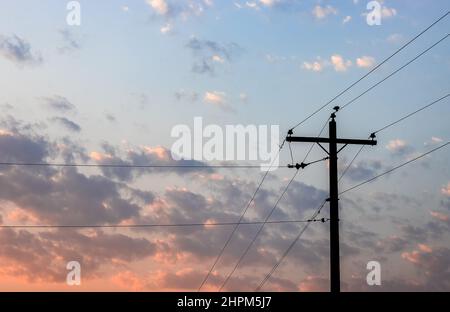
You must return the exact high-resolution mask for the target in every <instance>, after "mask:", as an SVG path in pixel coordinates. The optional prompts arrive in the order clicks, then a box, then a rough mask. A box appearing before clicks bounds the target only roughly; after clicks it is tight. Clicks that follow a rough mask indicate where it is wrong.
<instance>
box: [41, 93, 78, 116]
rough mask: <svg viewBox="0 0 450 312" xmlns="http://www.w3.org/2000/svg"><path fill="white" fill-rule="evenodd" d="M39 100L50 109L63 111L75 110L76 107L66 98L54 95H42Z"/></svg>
mask: <svg viewBox="0 0 450 312" xmlns="http://www.w3.org/2000/svg"><path fill="white" fill-rule="evenodd" d="M41 100H42V101H43V102H44V103H45V104H46V105H47V106H48V107H49V108H51V109H53V110H55V111H58V112H61V113H65V112H70V111H75V110H76V107H75V105H73V104H72V103H71V102H70V101H69V100H68V99H67V98H65V97H63V96H60V95H54V96H52V97H43V98H41Z"/></svg>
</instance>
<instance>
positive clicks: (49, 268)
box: [0, 0, 450, 291]
mask: <svg viewBox="0 0 450 312" xmlns="http://www.w3.org/2000/svg"><path fill="white" fill-rule="evenodd" d="M67 2H68V1H62V0H45V1H30V0H28V1H25V0H16V1H2V3H1V4H0V73H1V74H0V84H1V86H2V88H1V89H2V92H0V162H1V163H51V162H53V163H54V162H57V163H72V164H73V163H79V164H124V165H142V164H157V165H173V164H176V163H175V161H174V160H173V159H172V157H171V153H170V147H171V145H172V144H173V141H174V139H173V138H172V137H171V135H170V133H171V129H172V128H173V127H174V126H176V125H179V124H186V125H192V124H193V118H194V117H196V116H201V117H203V120H204V123H207V124H215V125H219V126H224V125H228V124H244V125H248V124H252V125H280V129H281V132H282V133H286V131H287V130H288V129H289V128H290V127H292V126H293V125H294V124H296V123H297V122H299V121H301V120H302V119H304V118H305V117H306V116H307V115H309V114H310V113H311V112H313V111H314V110H315V109H317V108H318V107H320V106H321V105H323V104H324V103H326V102H327V101H328V100H329V99H331V98H333V96H334V95H336V94H337V93H339V92H340V91H341V90H343V89H345V88H346V87H347V86H348V85H350V84H351V83H352V82H354V81H356V80H357V79H358V78H359V77H361V76H363V75H364V74H365V73H367V72H368V71H370V69H372V68H373V67H374V66H376V65H377V64H378V63H379V62H381V61H382V60H383V59H384V58H385V57H387V56H388V55H390V54H391V53H393V52H394V51H395V50H397V49H399V48H400V47H401V46H402V45H403V44H405V43H406V42H407V41H408V40H410V39H411V38H413V37H414V36H415V35H417V34H418V33H419V32H421V31H422V30H423V29H425V28H426V27H428V26H429V25H430V24H431V23H432V22H433V21H435V20H436V19H438V18H439V17H440V16H442V15H444V14H445V13H446V12H448V9H449V6H448V3H445V1H440V0H433V1H420V0H408V1H406V0H397V1H394V0H389V1H388V0H385V1H380V4H381V8H382V10H381V18H382V19H381V21H382V23H381V25H379V26H369V25H368V24H367V22H366V15H367V13H368V12H369V11H368V10H367V9H366V5H367V3H368V1H366V0H359V1H358V0H345V1H337V0H336V1H331V0H330V1H326V0H310V1H306V0H305V1H300V0H252V1H241V0H236V1H218V0H176V1H175V0H147V1H145V0H133V1H126V0H111V1H86V0H82V1H80V3H81V25H79V26H69V25H68V24H67V22H66V17H67V14H68V11H67V9H66V4H67ZM449 26H450V20H449V17H447V18H446V19H444V20H442V21H441V22H440V23H438V24H437V25H436V26H435V27H433V28H432V29H430V30H429V31H428V32H427V33H426V34H424V35H423V36H422V37H420V38H419V39H418V40H416V41H415V42H414V43H413V44H411V45H410V46H408V47H407V48H406V49H404V50H403V51H402V52H401V53H399V54H397V55H396V56H395V57H394V58H392V59H391V60H390V61H389V62H388V63H386V64H384V65H383V66H382V67H381V68H380V69H379V70H377V71H376V72H374V73H373V74H372V75H370V76H369V77H368V78H367V79H365V80H363V81H362V82H361V83H360V84H358V85H357V86H356V87H354V88H352V89H351V90H350V92H347V93H346V94H344V95H343V96H342V97H340V98H339V99H338V100H336V101H335V102H334V103H333V104H334V105H344V104H345V103H347V102H348V101H350V100H352V99H353V98H355V97H356V96H357V95H359V94H360V93H362V92H363V91H364V90H366V89H367V88H369V87H370V86H371V85H373V84H375V83H377V82H378V81H380V80H381V79H383V78H384V77H386V76H387V75H389V74H390V73H391V72H393V71H394V70H396V69H397V68H399V67H400V66H402V65H403V64H405V63H406V62H408V61H409V60H411V59H413V58H414V57H415V56H416V55H418V54H419V53H421V52H422V51H424V50H425V49H427V48H428V47H430V46H431V45H433V44H434V43H435V42H437V41H438V40H440V39H441V38H443V37H444V36H446V35H447V34H448V29H449ZM448 52H449V43H448V39H447V40H444V41H442V42H441V43H439V44H438V45H437V46H435V47H434V48H433V49H431V50H430V51H428V52H427V53H425V54H424V55H423V56H422V57H421V58H420V59H417V60H416V61H415V62H414V63H412V64H411V65H410V66H408V67H407V68H405V69H404V70H402V71H400V72H399V73H398V74H396V75H395V76H393V77H391V78H390V79H389V80H387V81H385V82H383V84H381V85H379V86H378V87H377V88H375V89H373V90H372V91H370V92H368V93H367V94H365V95H364V96H362V97H361V98H359V99H358V100H357V101H355V102H353V103H352V105H351V106H349V107H348V108H346V109H345V110H344V111H342V112H341V113H339V115H338V132H339V134H340V135H342V136H347V137H355V138H366V137H367V136H368V135H369V134H370V133H371V132H373V131H375V130H377V129H379V128H381V127H383V126H385V125H386V124H388V123H390V122H392V121H394V120H396V119H398V118H400V117H402V116H404V115H406V114H408V113H410V112H412V111H414V110H416V109H418V108H420V107H422V106H424V105H426V104H428V103H430V102H432V101H434V100H436V99H438V98H440V97H442V96H445V95H447V94H448V91H449V88H448V87H449V78H450V76H449V74H450V55H449V53H448ZM449 104H450V103H449V100H448V98H447V99H446V100H444V101H442V102H440V103H438V104H436V105H435V106H433V107H431V108H429V109H427V110H424V111H422V112H420V113H419V114H417V115H414V116H413V117H411V118H409V119H407V120H405V121H403V122H401V123H399V124H396V125H395V126H393V127H391V128H389V129H387V130H385V131H383V132H381V133H379V135H378V141H379V144H378V146H376V147H370V148H365V149H364V150H363V152H362V153H361V154H360V156H359V157H358V158H357V160H356V161H355V162H354V163H353V165H352V166H351V167H350V169H349V170H348V172H347V173H346V175H345V177H344V178H343V179H342V180H341V182H340V187H341V189H346V188H348V187H351V186H352V185H355V184H358V183H360V182H362V181H364V180H367V179H369V178H371V177H372V176H375V175H377V174H380V173H382V172H384V171H386V170H388V169H390V168H392V167H393V166H395V165H397V164H401V163H403V162H405V161H407V160H409V159H412V158H414V157H416V156H418V155H420V154H422V153H424V152H426V151H429V150H430V149H433V148H435V147H437V146H439V145H441V144H443V143H445V142H448V141H449V135H450V125H449V123H448V117H449V116H450V106H449ZM332 106H333V105H330V107H327V108H326V109H324V110H323V111H321V112H320V113H319V114H316V115H315V116H314V118H311V119H310V120H308V122H307V123H305V124H302V125H301V126H300V127H298V128H297V129H296V132H295V133H296V134H297V135H305V136H306V135H310V136H314V135H317V133H318V132H319V130H320V128H321V127H322V125H323V124H324V122H325V120H326V119H327V118H328V116H329V114H330V112H331V107H332ZM326 134H327V133H326V131H325V133H324V135H326ZM292 148H293V157H294V161H296V162H301V161H302V160H303V157H304V156H305V153H306V152H307V150H308V148H309V146H308V145H303V144H297V145H295V146H292ZM357 150H358V147H347V148H346V149H345V150H344V151H343V152H342V153H341V154H340V159H339V164H340V166H341V168H345V165H346V164H348V162H349V161H350V160H351V159H352V157H353V155H354V154H355V152H356V151H357ZM449 156H450V151H449V150H448V148H444V149H442V150H439V151H438V152H436V153H433V154H431V155H429V156H427V157H425V158H423V159H421V160H420V161H417V162H414V163H413V164H411V165H409V166H408V167H404V168H402V169H400V170H397V171H395V173H392V174H390V175H387V176H384V177H382V178H380V179H379V180H376V181H374V182H373V183H371V184H367V185H364V186H363V187H360V188H358V189H355V190H354V191H351V192H348V193H346V194H345V195H342V197H341V200H340V213H341V228H340V229H341V259H342V263H341V264H342V268H341V271H342V272H341V274H342V288H343V290H346V291H348V290H353V291H379V290H383V291H392V290H397V291H398V290H404V291H410V290H427V291H431V290H438V291H450V157H449ZM322 157H324V155H323V151H322V150H321V149H320V148H317V147H316V148H314V149H313V151H312V153H311V154H310V156H309V158H308V160H310V161H312V160H316V159H319V158H322ZM290 159H291V158H290V153H289V150H288V149H287V147H286V146H285V148H284V149H283V150H282V151H281V165H285V164H287V163H288V162H290ZM197 164H203V163H202V162H198V163H197ZM293 174H294V171H293V169H287V168H280V169H278V170H276V171H274V172H272V173H270V174H269V175H268V176H267V178H266V179H265V181H264V184H263V185H262V187H261V189H260V190H259V192H258V193H257V195H256V197H255V200H254V202H252V204H251V205H250V206H249V209H248V212H247V214H246V216H245V220H246V221H262V220H264V219H265V218H266V216H267V214H268V213H269V211H270V210H271V209H272V208H273V206H274V204H275V202H276V201H277V199H278V198H279V196H280V194H281V193H282V191H283V189H284V188H285V187H286V184H287V183H288V181H289V179H290V178H291V177H292V175H293ZM263 175H264V172H261V171H260V170H259V169H258V168H256V169H254V168H251V169H219V168H206V169H199V168H197V169H192V168H189V169H180V168H177V169H170V168H165V169H161V168H157V169H155V168H153V169H151V168H138V169H124V168H103V167H102V168H99V167H83V168H80V167H55V166H33V167H29V166H28V167H27V166H8V165H1V166H0V225H2V227H1V228H0V290H3V291H4V290H69V291H76V290H94V291H98V290H114V291H116V290H117V291H155V290H159V291H161V290H162V291H177V290H197V288H198V287H199V286H200V284H201V282H202V280H203V278H204V277H205V275H206V273H207V272H208V270H209V268H210V267H211V265H212V264H213V263H214V261H215V259H216V257H217V255H218V254H219V252H220V250H221V247H222V246H223V245H224V244H225V242H226V240H227V238H228V237H229V235H230V233H231V232H232V230H233V226H210V225H206V226H194V227H179V228H177V227H168V228H145V229H142V228H141V229H136V228H135V229H132V228H131V229H130V228H116V229H113V228H86V229H74V228H59V229H58V228H47V229H45V228H8V227H7V226H8V225H83V224H84V225H86V224H90V225H111V224H121V225H130V224H175V223H215V222H236V221H237V220H238V219H239V216H240V214H241V213H242V211H243V210H244V208H245V207H246V205H247V203H248V202H249V200H250V198H251V196H252V194H253V193H254V192H255V190H256V188H257V187H258V183H259V182H260V181H261V178H262V177H263ZM327 185H328V178H327V164H326V162H321V163H317V164H315V165H314V166H312V165H311V166H310V167H307V168H306V169H305V170H303V171H301V172H300V173H299V174H298V175H297V177H296V178H295V180H294V181H293V182H292V184H291V185H290V187H289V189H288V190H287V192H286V194H285V196H284V197H283V198H282V199H281V200H280V202H279V205H278V207H277V209H276V210H275V212H274V214H273V215H272V217H271V220H303V219H307V218H309V216H310V215H311V214H312V212H313V211H314V210H315V209H316V208H317V207H318V206H319V205H320V203H321V202H322V201H323V200H324V199H326V197H327V193H328V186H327ZM327 215H328V205H325V206H324V208H323V210H322V216H323V217H327ZM303 226H304V224H302V223H300V224H296V223H284V224H267V225H266V226H265V227H264V229H263V230H262V231H261V234H260V235H259V236H258V239H257V240H256V241H255V244H254V245H253V246H252V248H251V249H250V250H249V252H248V254H247V255H246V257H245V258H244V259H243V261H242V262H241V263H240V265H239V266H238V268H237V270H236V271H235V272H234V274H233V275H232V276H231V278H230V279H229V281H228V283H227V284H226V285H225V288H224V289H225V290H246V291H251V290H254V289H255V288H256V287H257V286H258V285H259V284H260V282H261V281H262V280H263V278H264V276H266V274H267V273H268V272H269V271H270V269H271V268H272V267H273V265H274V264H275V263H277V260H278V259H280V257H281V255H282V254H283V253H284V251H285V250H286V248H287V247H288V246H289V245H290V244H291V242H292V241H293V239H294V238H295V237H296V236H297V235H298V233H299V232H300V230H301V229H302V227H303ZM328 229H329V225H328V223H320V222H316V223H312V224H311V225H310V226H309V227H308V229H307V231H305V233H304V235H303V236H302V238H301V240H300V241H299V242H298V243H297V244H296V245H295V247H294V248H293V249H292V250H291V252H290V253H289V255H288V256H287V257H286V258H285V259H284V261H283V262H282V263H281V265H280V266H279V267H278V269H277V270H276V271H275V273H274V274H273V276H272V277H271V278H270V279H269V280H268V281H267V283H266V284H265V285H264V288H263V290H273V291H313V290H318V291H327V290H328V287H329V286H328V285H329V240H328ZM258 230H259V225H241V226H239V227H238V229H237V231H236V233H235V235H234V236H233V239H232V240H231V241H230V243H229V245H228V247H227V248H226V249H225V251H224V253H223V255H222V257H221V258H220V260H219V261H218V263H217V265H216V266H215V268H214V270H213V272H212V274H211V275H210V277H209V279H208V280H207V282H206V283H205V285H204V287H203V290H217V289H218V288H219V287H220V286H221V285H222V283H223V281H224V280H225V278H226V277H227V275H228V274H229V272H230V271H231V270H232V269H233V267H234V266H235V264H236V262H237V261H238V259H239V257H240V256H241V255H242V253H243V252H244V250H245V249H246V247H247V246H248V244H249V242H250V241H251V240H252V238H253V237H254V235H255V233H257V232H258ZM372 260H376V261H378V262H380V264H381V269H382V285H381V286H376V287H369V286H368V285H367V283H366V274H367V273H368V271H367V269H366V265H367V263H368V262H369V261H372ZM69 261H78V262H79V263H80V264H81V271H82V284H81V286H68V285H66V275H67V273H68V271H67V269H66V264H67V263H68V262H69Z"/></svg>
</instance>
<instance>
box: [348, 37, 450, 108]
mask: <svg viewBox="0 0 450 312" xmlns="http://www.w3.org/2000/svg"><path fill="white" fill-rule="evenodd" d="M449 36H450V35H449V34H447V35H445V36H444V37H442V38H441V39H440V40H438V41H436V42H435V43H434V44H432V45H431V46H429V47H428V48H427V49H425V50H424V51H422V52H421V53H419V54H418V55H417V56H416V57H414V58H413V59H411V60H410V61H408V62H407V63H406V64H404V65H403V66H401V67H399V68H398V69H396V70H395V71H393V72H392V73H390V74H389V75H387V76H386V77H384V78H383V79H381V80H380V81H378V82H377V83H375V84H374V85H372V86H371V87H370V88H368V89H366V90H365V91H364V92H362V93H361V94H359V95H358V96H357V97H355V98H353V99H352V100H350V101H349V102H347V103H346V104H344V105H342V106H341V107H340V109H339V110H340V111H341V110H343V109H344V108H346V107H347V106H349V105H350V104H352V103H353V102H355V101H356V100H357V99H359V98H361V97H362V96H363V95H365V94H367V93H368V92H369V91H371V90H373V89H374V88H376V87H378V86H379V85H380V84H382V83H383V82H385V81H386V80H388V79H389V78H391V77H392V76H394V75H395V74H397V73H399V72H400V71H402V70H403V69H405V68H406V67H408V66H409V65H411V64H412V63H413V62H414V61H416V60H418V59H419V58H420V57H422V56H423V55H424V54H425V53H427V52H428V51H430V50H431V49H433V48H434V47H435V46H437V45H438V44H439V43H441V42H442V41H444V40H446V39H447V38H448V37H449Z"/></svg>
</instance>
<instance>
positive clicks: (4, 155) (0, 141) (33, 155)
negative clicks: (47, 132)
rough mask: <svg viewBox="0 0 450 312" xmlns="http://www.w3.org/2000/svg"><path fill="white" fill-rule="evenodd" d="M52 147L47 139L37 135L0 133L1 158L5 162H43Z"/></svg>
mask: <svg viewBox="0 0 450 312" xmlns="http://www.w3.org/2000/svg"><path fill="white" fill-rule="evenodd" d="M51 148H52V146H51V144H50V143H49V142H48V141H47V140H45V139H44V138H43V137H40V136H37V135H36V136H32V137H31V136H26V135H23V134H18V133H15V134H14V133H5V134H0V159H1V160H2V161H3V162H21V163H22V162H23V163H27V162H43V161H44V159H45V158H46V157H48V156H49V155H50V153H51Z"/></svg>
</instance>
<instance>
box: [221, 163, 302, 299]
mask: <svg viewBox="0 0 450 312" xmlns="http://www.w3.org/2000/svg"><path fill="white" fill-rule="evenodd" d="M298 173H299V170H298V169H297V170H296V171H295V173H294V175H293V176H292V178H291V179H290V180H289V183H288V184H287V185H286V187H285V188H284V190H283V192H282V193H281V195H280V196H279V197H278V199H277V201H276V203H275V205H274V206H273V208H272V210H271V211H270V213H269V214H268V215H267V216H266V219H265V221H268V220H269V218H270V217H271V216H272V214H273V212H274V211H275V209H276V208H277V206H278V203H279V202H280V201H281V199H282V198H283V197H284V194H286V192H287V190H288V188H289V186H290V185H291V184H292V182H293V181H294V179H295V177H296V176H297V174H298ZM263 228H264V223H263V224H262V225H261V226H260V228H259V229H258V232H256V234H255V236H254V237H253V239H252V241H251V242H250V244H249V245H248V246H247V248H246V249H245V251H244V253H243V254H242V255H241V257H240V258H239V260H238V262H236V264H235V266H234V267H233V269H232V270H231V272H230V273H229V274H228V276H227V277H226V279H225V281H224V282H223V283H222V285H221V286H220V288H219V292H220V291H221V290H222V289H223V288H224V287H225V285H226V284H227V282H228V280H229V279H230V278H231V276H232V275H233V273H234V272H235V271H236V269H237V267H238V266H239V264H240V263H241V262H242V260H243V259H244V257H245V256H246V255H247V253H248V252H249V250H250V248H251V247H252V246H253V244H254V243H255V241H256V239H257V238H258V236H259V233H261V231H262V230H263Z"/></svg>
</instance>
